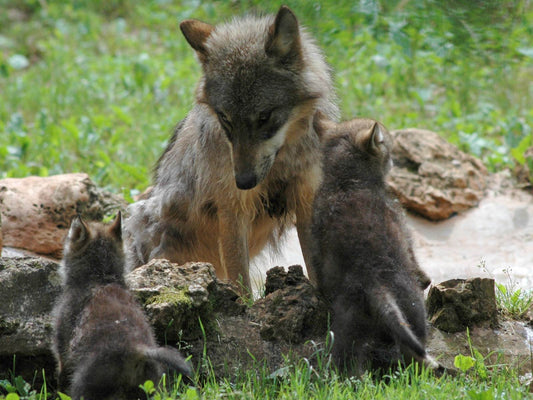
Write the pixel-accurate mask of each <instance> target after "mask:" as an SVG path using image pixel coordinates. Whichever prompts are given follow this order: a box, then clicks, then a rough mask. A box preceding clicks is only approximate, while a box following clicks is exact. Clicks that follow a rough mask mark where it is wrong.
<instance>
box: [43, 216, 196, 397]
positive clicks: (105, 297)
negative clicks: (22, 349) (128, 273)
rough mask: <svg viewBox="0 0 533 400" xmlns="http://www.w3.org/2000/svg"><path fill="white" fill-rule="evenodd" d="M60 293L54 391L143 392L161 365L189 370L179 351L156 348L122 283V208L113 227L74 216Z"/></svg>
mask: <svg viewBox="0 0 533 400" xmlns="http://www.w3.org/2000/svg"><path fill="white" fill-rule="evenodd" d="M62 268H63V269H64V271H63V272H64V285H63V293H62V295H61V297H60V298H59V300H58V302H57V304H56V306H55V308H54V315H55V326H54V347H53V350H54V354H55V356H56V360H57V363H58V374H59V390H61V391H64V392H66V393H67V394H70V395H71V397H72V398H73V399H80V398H81V397H83V398H84V399H85V400H101V399H132V398H137V397H143V396H144V394H143V393H142V391H140V390H139V385H140V384H142V383H144V382H145V381H146V380H148V379H150V380H152V381H154V382H157V381H158V379H159V378H160V376H161V374H162V373H163V372H164V370H165V368H166V367H168V368H170V369H172V370H174V371H176V372H178V373H182V374H184V375H187V376H190V375H191V369H190V367H189V365H188V364H187V363H186V362H185V360H184V359H183V358H182V357H181V355H180V354H179V353H178V351H177V350H175V349H172V348H163V347H158V346H157V344H156V341H155V338H154V334H153V331H152V328H151V327H150V325H149V324H148V322H147V320H146V317H145V315H144V313H143V311H142V309H141V308H140V306H139V304H138V303H137V301H136V300H135V298H134V297H133V295H132V294H131V293H130V292H129V291H128V290H127V288H126V284H125V281H124V275H123V274H124V255H123V252H122V240H121V220H120V214H119V215H118V216H117V219H116V220H115V222H114V223H113V224H112V225H110V226H104V225H102V224H96V223H93V224H90V225H89V224H86V223H85V222H83V221H82V220H81V219H80V218H79V217H77V218H76V219H74V221H73V222H72V225H71V228H70V231H69V234H68V237H67V239H66V241H65V249H64V259H63V266H62Z"/></svg>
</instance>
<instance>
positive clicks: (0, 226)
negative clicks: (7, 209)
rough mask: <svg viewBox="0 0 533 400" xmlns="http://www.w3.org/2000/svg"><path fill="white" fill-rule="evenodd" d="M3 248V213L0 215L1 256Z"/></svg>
mask: <svg viewBox="0 0 533 400" xmlns="http://www.w3.org/2000/svg"><path fill="white" fill-rule="evenodd" d="M0 207H1V206H0ZM2 247H3V246H2V213H0V256H1V255H2Z"/></svg>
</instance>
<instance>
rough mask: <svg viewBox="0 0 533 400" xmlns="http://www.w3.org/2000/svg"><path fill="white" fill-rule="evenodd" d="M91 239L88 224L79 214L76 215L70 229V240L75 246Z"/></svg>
mask: <svg viewBox="0 0 533 400" xmlns="http://www.w3.org/2000/svg"><path fill="white" fill-rule="evenodd" d="M87 239H89V231H88V229H87V225H85V222H83V220H82V219H81V217H80V216H79V215H77V216H76V217H74V219H73V220H72V223H71V224H70V229H69V231H68V241H69V242H70V243H72V244H73V245H75V246H79V245H81V244H83V243H85V241H86V240H87Z"/></svg>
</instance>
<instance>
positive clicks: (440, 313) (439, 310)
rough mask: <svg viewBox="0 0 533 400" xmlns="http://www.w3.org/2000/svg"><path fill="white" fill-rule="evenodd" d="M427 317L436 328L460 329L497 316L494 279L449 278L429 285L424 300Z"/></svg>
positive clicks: (451, 330)
mask: <svg viewBox="0 0 533 400" xmlns="http://www.w3.org/2000/svg"><path fill="white" fill-rule="evenodd" d="M426 305H427V309H428V317H429V320H430V322H431V323H432V324H433V326H435V327H436V328H438V329H440V330H443V331H446V332H461V331H464V330H465V329H466V328H467V327H472V326H474V325H475V324H479V323H481V322H485V321H488V322H489V323H491V324H493V325H494V324H495V323H496V320H497V315H498V311H497V307H496V295H495V292H494V279H490V278H470V279H451V280H448V281H445V282H442V283H439V284H438V285H435V286H432V287H431V288H430V290H429V293H428V297H427V300H426Z"/></svg>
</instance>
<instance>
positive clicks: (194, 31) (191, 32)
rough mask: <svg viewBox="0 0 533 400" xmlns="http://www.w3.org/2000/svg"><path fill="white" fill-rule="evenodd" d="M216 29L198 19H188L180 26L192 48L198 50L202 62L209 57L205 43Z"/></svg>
mask: <svg viewBox="0 0 533 400" xmlns="http://www.w3.org/2000/svg"><path fill="white" fill-rule="evenodd" d="M214 28H215V27H214V26H213V25H210V24H208V23H205V22H202V21H198V20H197V19H188V20H185V21H183V22H182V23H181V24H180V29H181V32H182V33H183V36H185V39H187V42H189V44H190V45H191V47H192V48H193V49H194V50H196V52H197V53H198V55H199V56H200V60H201V61H202V62H204V61H205V59H206V57H207V49H206V47H205V42H206V41H207V38H208V37H209V36H210V35H211V32H213V29H214Z"/></svg>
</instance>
